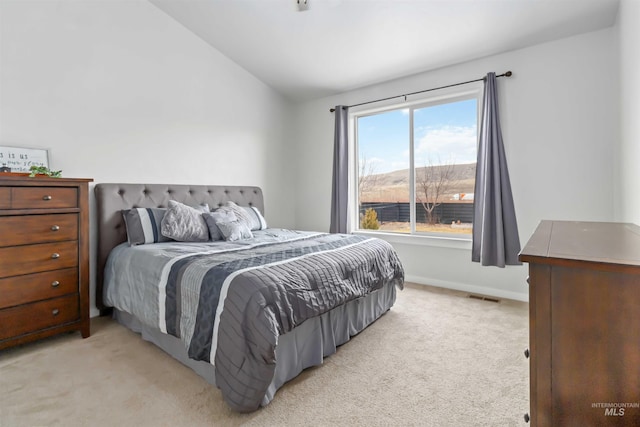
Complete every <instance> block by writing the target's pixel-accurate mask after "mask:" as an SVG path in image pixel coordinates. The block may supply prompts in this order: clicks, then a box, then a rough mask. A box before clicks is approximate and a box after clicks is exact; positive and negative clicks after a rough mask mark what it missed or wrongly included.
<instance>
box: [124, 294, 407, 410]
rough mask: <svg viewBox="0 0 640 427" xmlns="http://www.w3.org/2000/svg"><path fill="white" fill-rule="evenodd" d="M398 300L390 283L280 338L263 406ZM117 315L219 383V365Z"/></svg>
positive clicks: (211, 382) (146, 338)
mask: <svg viewBox="0 0 640 427" xmlns="http://www.w3.org/2000/svg"><path fill="white" fill-rule="evenodd" d="M395 300H396V289H395V284H394V283H387V284H386V285H384V286H383V287H382V288H380V289H378V290H376V291H373V292H371V293H370V294H369V295H367V296H364V297H361V298H358V299H356V300H353V301H350V302H348V303H346V304H344V305H341V306H339V307H336V308H334V309H333V310H331V311H329V312H327V313H324V314H323V315H321V316H318V317H313V318H311V319H308V320H306V321H305V322H304V323H302V324H301V325H299V326H297V327H296V328H294V329H293V330H291V331H290V332H287V333H286V334H284V335H282V336H280V337H279V338H278V346H277V347H276V369H275V374H274V377H273V380H272V381H271V384H270V385H269V388H268V389H267V392H266V394H265V396H264V398H263V399H262V403H261V405H262V406H265V405H267V404H269V402H271V400H273V397H274V396H275V394H276V391H277V390H278V389H279V388H280V387H282V385H283V384H284V383H286V382H287V381H289V380H291V379H293V378H295V377H296V376H297V375H298V374H300V372H302V371H303V370H304V369H306V368H308V367H311V366H317V365H320V364H322V359H323V358H324V357H327V356H329V355H331V354H333V353H335V352H336V350H337V347H338V346H340V345H342V344H344V343H345V342H347V341H349V339H350V338H351V337H352V336H354V335H356V334H357V333H359V332H360V331H362V330H363V329H364V328H366V327H367V326H369V325H370V324H371V323H373V322H374V321H375V320H376V319H378V318H379V317H380V316H382V315H383V314H384V313H385V312H387V311H388V310H389V309H390V308H391V306H393V304H394V302H395ZM113 316H114V318H115V319H116V320H117V321H118V322H119V323H121V324H122V325H124V326H126V327H127V328H129V329H131V330H132V331H134V332H137V333H140V334H141V335H142V338H143V339H145V340H147V341H150V342H152V343H154V344H155V345H157V346H158V347H160V348H161V349H163V350H164V351H165V352H167V353H169V354H170V355H171V356H173V357H174V358H175V359H177V360H179V361H180V362H182V363H183V364H185V365H186V366H188V367H190V368H191V369H193V370H194V371H195V372H196V373H197V374H198V375H200V376H201V377H202V378H204V379H205V380H206V381H207V382H209V383H210V384H213V385H215V368H214V366H213V365H211V364H210V363H207V362H202V361H197V360H193V359H190V358H189V357H188V355H187V350H186V349H185V347H184V345H183V344H182V342H181V341H180V340H179V339H178V338H176V337H173V336H171V335H166V334H163V333H162V332H160V330H158V329H156V328H152V327H149V326H146V325H143V324H142V323H141V322H140V321H139V320H138V319H137V318H135V317H134V316H132V315H131V314H129V313H126V312H123V311H119V310H116V309H114V311H113Z"/></svg>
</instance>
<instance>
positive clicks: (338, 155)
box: [329, 105, 349, 233]
mask: <svg viewBox="0 0 640 427" xmlns="http://www.w3.org/2000/svg"><path fill="white" fill-rule="evenodd" d="M348 113H349V107H345V106H342V105H338V106H336V111H335V115H336V127H335V136H334V146H333V184H332V192H331V226H330V227H329V231H330V232H331V233H346V232H347V202H348V200H349V195H348V191H349V176H348V173H349V159H348V157H349V144H348V141H347V137H348Z"/></svg>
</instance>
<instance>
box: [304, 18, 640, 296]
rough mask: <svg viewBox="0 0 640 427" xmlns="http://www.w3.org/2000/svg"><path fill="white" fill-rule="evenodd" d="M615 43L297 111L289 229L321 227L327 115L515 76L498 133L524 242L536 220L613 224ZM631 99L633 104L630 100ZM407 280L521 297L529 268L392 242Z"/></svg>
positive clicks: (563, 49)
mask: <svg viewBox="0 0 640 427" xmlns="http://www.w3.org/2000/svg"><path fill="white" fill-rule="evenodd" d="M615 42H616V38H615V37H614V34H613V30H612V29H606V30H602V31H597V32H593V33H587V34H584V35H580V36H575V37H571V38H567V39H562V40H559V41H555V42H551V43H546V44H542V45H537V46H534V47H530V48H526V49H522V50H517V51H513V52H508V53H504V54H501V55H496V56H492V57H488V58H484V59H480V60H475V61H471V62H467V63H464V64H459V65H456V66H452V67H447V68H443V69H439V70H435V71H430V72H426V73H423V74H419V75H416V76H412V77H408V78H404V79H399V80H395V81H391V82H388V83H384V84H380V85H376V86H373V87H368V88H365V89H361V90H358V91H353V92H349V93H344V94H342V95H338V96H332V97H328V98H324V99H320V100H316V101H312V102H309V103H305V104H302V105H298V106H297V108H296V112H297V113H296V114H297V116H296V117H297V120H296V122H297V128H296V132H297V138H296V141H297V142H296V143H297V154H298V164H299V169H298V174H297V186H298V187H297V192H296V193H297V195H298V197H297V200H296V226H297V228H301V229H313V230H327V229H328V227H329V219H330V217H329V209H330V204H331V203H330V200H331V172H332V171H331V167H332V152H333V151H332V147H333V115H332V114H330V113H329V112H328V108H329V107H332V106H334V105H337V104H346V105H349V104H354V103H358V102H364V101H368V100H372V99H377V98H382V97H387V96H393V95H398V94H402V93H409V92H413V91H418V90H421V89H427V88H431V87H438V86H441V85H445V84H450V83H455V82H459V81H466V80H470V79H474V78H479V77H482V76H483V75H485V74H486V73H487V72H489V71H495V72H497V73H502V72H504V71H507V70H511V71H513V72H514V75H513V77H511V78H508V79H506V78H503V79H499V80H498V91H499V96H500V109H501V121H502V132H503V137H504V140H505V149H506V152H507V158H508V162H509V170H510V175H511V184H512V187H513V192H514V199H515V204H516V211H517V216H518V225H519V232H520V240H521V243H522V245H523V246H524V244H525V243H526V241H527V239H528V237H529V236H530V235H531V233H532V232H533V231H534V229H535V227H536V225H537V224H538V222H539V221H540V220H542V219H557V220H594V221H611V220H613V193H612V191H613V187H614V174H613V154H612V153H613V147H614V146H615V141H617V138H618V131H617V125H618V122H617V108H618V96H617V92H616V89H617V86H616V84H615V78H612V77H611V76H612V75H615V73H616V72H617V55H616V51H615ZM635 102H637V101H635ZM394 246H395V247H396V249H397V251H398V253H399V255H400V257H401V259H402V261H403V263H404V266H405V269H406V273H407V278H408V279H410V280H412V281H417V282H421V283H428V284H433V285H440V286H447V287H452V288H457V289H462V290H467V291H471V292H479V293H485V294H490V295H495V296H500V297H510V298H517V299H523V300H524V299H526V298H527V295H526V293H527V286H526V284H525V282H524V280H525V277H526V275H527V271H526V266H522V267H507V268H506V269H498V268H493V267H480V266H479V265H478V264H475V263H472V262H471V261H470V259H471V254H470V250H469V249H454V248H443V247H423V246H417V245H405V244H397V243H394Z"/></svg>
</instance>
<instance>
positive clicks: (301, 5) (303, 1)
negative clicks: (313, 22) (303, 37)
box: [296, 0, 309, 12]
mask: <svg viewBox="0 0 640 427" xmlns="http://www.w3.org/2000/svg"><path fill="white" fill-rule="evenodd" d="M296 2H297V3H298V11H299V12H304V11H305V10H309V0H296Z"/></svg>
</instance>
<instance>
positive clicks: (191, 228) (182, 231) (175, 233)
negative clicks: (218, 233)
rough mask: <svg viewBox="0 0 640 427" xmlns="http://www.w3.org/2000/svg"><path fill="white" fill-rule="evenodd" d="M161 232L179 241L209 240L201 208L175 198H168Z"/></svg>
mask: <svg viewBox="0 0 640 427" xmlns="http://www.w3.org/2000/svg"><path fill="white" fill-rule="evenodd" d="M161 232H162V235H163V236H165V237H168V238H170V239H173V240H177V241H179V242H206V241H208V240H209V228H208V227H207V223H206V222H205V220H204V218H203V217H202V210H199V209H194V208H192V207H190V206H187V205H184V204H182V203H180V202H176V201H175V200H169V208H168V209H167V212H166V213H165V214H164V218H162V226H161Z"/></svg>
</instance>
